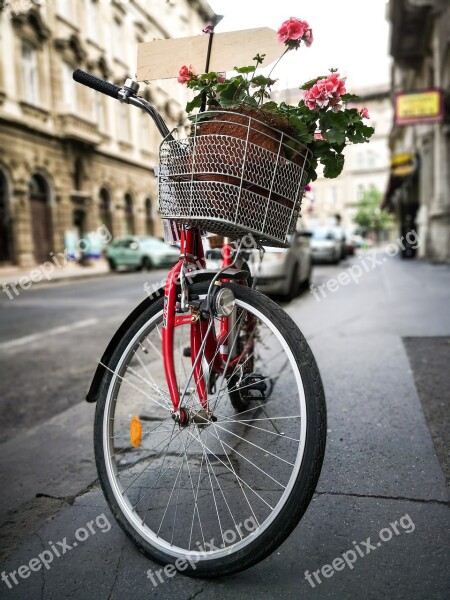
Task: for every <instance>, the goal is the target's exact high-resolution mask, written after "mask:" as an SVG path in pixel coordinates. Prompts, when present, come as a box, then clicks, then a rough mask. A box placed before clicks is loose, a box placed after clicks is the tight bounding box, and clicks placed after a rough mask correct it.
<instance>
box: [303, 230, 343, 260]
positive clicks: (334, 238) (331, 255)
mask: <svg viewBox="0 0 450 600" xmlns="http://www.w3.org/2000/svg"><path fill="white" fill-rule="evenodd" d="M311 250H312V257H313V261H314V262H316V263H318V262H332V263H338V262H339V261H340V260H341V258H342V241H341V239H340V237H339V235H337V233H336V231H335V230H334V229H333V228H332V227H330V228H319V229H315V230H314V231H313V234H312V238H311Z"/></svg>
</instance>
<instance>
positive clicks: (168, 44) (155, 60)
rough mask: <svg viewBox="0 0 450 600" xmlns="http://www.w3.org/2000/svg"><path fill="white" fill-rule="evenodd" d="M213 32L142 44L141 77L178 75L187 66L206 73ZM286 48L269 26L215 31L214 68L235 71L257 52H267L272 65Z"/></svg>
mask: <svg viewBox="0 0 450 600" xmlns="http://www.w3.org/2000/svg"><path fill="white" fill-rule="evenodd" d="M209 37H210V36H209V35H195V36H192V37H187V38H175V39H168V40H154V41H153V42H144V43H142V44H139V45H138V57H137V76H136V78H137V80H138V81H153V80H155V79H169V78H171V77H178V73H179V71H180V68H181V67H182V66H183V65H186V66H189V65H192V68H193V70H194V72H195V73H198V74H201V73H204V72H205V67H206V57H207V53H208V43H209ZM285 50H286V47H285V45H284V44H282V43H280V42H279V41H278V39H277V34H276V32H275V31H274V30H273V29H270V28H269V27H258V28H256V29H244V30H242V31H229V32H226V33H215V34H214V36H213V39H212V47H211V57H210V61H209V70H210V71H219V72H220V71H232V70H233V68H234V67H235V66H236V65H239V66H242V65H245V66H247V65H251V64H253V63H254V61H253V57H254V56H256V54H258V53H260V54H265V55H266V58H265V59H264V66H267V65H270V63H272V62H274V61H275V60H276V59H277V58H279V57H280V56H281V55H282V54H283V52H284V51H285Z"/></svg>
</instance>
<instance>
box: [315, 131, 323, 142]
mask: <svg viewBox="0 0 450 600" xmlns="http://www.w3.org/2000/svg"><path fill="white" fill-rule="evenodd" d="M314 139H315V140H323V135H322V134H321V133H320V131H316V133H315V134H314Z"/></svg>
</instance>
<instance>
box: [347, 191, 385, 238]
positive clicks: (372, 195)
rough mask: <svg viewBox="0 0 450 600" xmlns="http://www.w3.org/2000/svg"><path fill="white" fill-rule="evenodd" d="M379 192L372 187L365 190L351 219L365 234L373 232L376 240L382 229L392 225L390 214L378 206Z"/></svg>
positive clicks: (379, 201) (379, 202) (379, 200)
mask: <svg viewBox="0 0 450 600" xmlns="http://www.w3.org/2000/svg"><path fill="white" fill-rule="evenodd" d="M380 204H381V192H380V191H379V190H377V189H376V188H374V187H372V188H370V189H369V190H366V191H365V192H364V194H363V197H362V198H361V200H360V201H359V203H358V209H357V212H356V214H355V216H354V217H353V221H354V222H355V223H356V224H357V225H358V227H359V228H360V230H361V232H362V233H363V235H364V236H366V235H367V234H368V233H369V232H374V233H375V235H376V238H377V240H378V239H379V236H380V233H381V231H383V230H387V229H391V228H392V227H393V225H394V219H393V217H392V215H390V214H388V213H387V212H384V211H382V210H381V208H380Z"/></svg>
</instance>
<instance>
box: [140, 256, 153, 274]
mask: <svg viewBox="0 0 450 600" xmlns="http://www.w3.org/2000/svg"><path fill="white" fill-rule="evenodd" d="M152 267H153V265H152V261H151V260H150V259H149V257H148V256H144V258H143V259H142V268H143V269H145V270H146V271H150V270H151V269H152Z"/></svg>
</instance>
